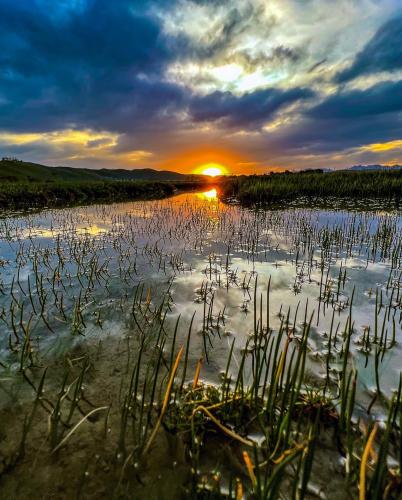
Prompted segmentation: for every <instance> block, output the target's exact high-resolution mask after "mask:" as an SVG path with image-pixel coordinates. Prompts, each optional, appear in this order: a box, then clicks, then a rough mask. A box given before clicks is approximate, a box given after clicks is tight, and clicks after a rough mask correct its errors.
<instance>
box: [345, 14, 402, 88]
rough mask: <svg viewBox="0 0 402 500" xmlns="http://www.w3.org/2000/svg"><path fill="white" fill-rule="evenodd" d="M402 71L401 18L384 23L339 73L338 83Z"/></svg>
mask: <svg viewBox="0 0 402 500" xmlns="http://www.w3.org/2000/svg"><path fill="white" fill-rule="evenodd" d="M397 69H402V16H400V17H397V18H395V19H391V20H390V21H388V22H387V23H385V24H384V25H383V26H381V28H380V29H379V30H378V31H377V33H376V34H375V35H374V36H373V38H372V39H371V40H370V41H369V43H368V44H367V45H366V46H365V47H364V49H363V50H362V51H361V52H359V53H358V54H357V56H356V59H355V60H354V62H353V64H352V65H351V66H350V67H349V68H347V69H345V70H344V71H342V72H341V73H339V75H338V76H337V81H338V82H346V81H348V80H352V79H353V78H356V77H358V76H361V75H365V74H370V73H378V72H379V71H395V70H397Z"/></svg>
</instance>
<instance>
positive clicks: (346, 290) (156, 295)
mask: <svg viewBox="0 0 402 500" xmlns="http://www.w3.org/2000/svg"><path fill="white" fill-rule="evenodd" d="M401 235H402V220H401V217H400V213H399V212H397V211H393V212H392V211H391V212H387V211H382V210H381V209H380V207H376V210H375V211H374V210H373V211H366V212H362V211H353V210H350V209H348V210H345V209H331V210H322V209H316V208H311V209H305V208H304V209H301V208H292V207H284V208H283V209H275V210H263V209H259V210H251V209H245V208H241V207H240V206H238V205H230V204H229V205H228V204H224V203H222V202H220V201H219V200H218V198H217V194H216V190H214V189H211V190H209V191H207V192H205V193H191V194H188V193H187V194H180V195H177V196H175V197H172V198H170V199H165V200H162V201H160V200H159V201H149V202H143V201H140V202H130V203H119V204H113V205H100V206H90V207H77V208H68V209H62V210H45V211H43V212H40V213H37V214H30V215H10V216H8V215H7V214H5V215H4V217H3V218H2V219H0V312H1V318H2V321H1V323H0V329H1V338H0V362H1V369H2V370H3V372H4V373H6V374H7V377H10V376H12V374H13V373H14V372H17V371H18V369H19V368H20V367H21V363H24V362H25V361H24V360H22V361H21V350H20V349H12V348H11V347H12V346H13V345H21V344H23V342H24V338H25V337H24V335H25V333H24V332H26V329H27V327H28V326H29V335H30V343H31V348H32V351H34V352H35V355H36V356H38V357H41V358H43V357H54V356H58V355H60V354H61V353H63V352H66V351H68V350H69V349H71V348H72V346H74V345H76V344H79V343H80V341H81V339H82V338H83V336H85V338H86V339H88V338H93V339H94V340H95V341H96V340H98V339H101V338H102V337H104V336H106V335H113V336H117V337H119V336H121V337H123V336H127V335H128V334H130V333H131V330H132V328H133V327H132V325H131V323H130V321H129V315H130V314H129V312H130V307H131V306H130V304H131V303H132V301H133V298H134V296H135V293H136V289H137V286H138V284H141V283H144V289H143V295H144V300H148V301H149V302H150V303H152V304H158V303H159V302H160V301H161V300H164V301H166V302H165V303H166V304H169V309H168V312H167V319H168V322H169V324H171V326H172V328H173V326H174V324H175V322H176V319H177V316H178V315H180V316H181V319H180V327H179V336H178V342H181V343H183V342H184V338H185V336H186V335H187V332H188V327H189V324H190V322H191V318H192V316H193V314H195V316H194V322H193V328H192V332H193V335H192V338H191V350H190V362H191V363H192V364H193V365H195V363H196V361H197V360H198V359H199V358H200V357H203V358H204V361H206V360H207V361H208V362H204V365H203V369H202V372H201V376H202V378H203V379H204V380H206V381H209V382H212V383H215V382H217V381H219V377H220V374H221V372H222V370H224V369H225V364H226V360H227V355H228V352H229V350H230V346H231V343H232V341H233V339H235V350H234V353H235V357H234V365H236V363H238V362H239V361H238V360H239V358H240V356H241V352H242V349H243V348H244V346H245V344H246V342H247V339H249V338H250V335H251V334H252V333H253V332H254V330H255V329H257V330H258V329H262V328H264V329H267V328H268V327H269V328H270V329H273V330H274V331H277V330H278V329H279V328H280V323H281V321H284V320H286V317H287V315H288V314H289V323H290V325H294V329H293V330H292V335H293V337H295V338H296V339H297V335H298V334H300V331H301V329H302V327H303V322H304V320H305V317H307V318H310V317H311V315H312V314H313V316H312V318H313V319H312V334H311V335H310V339H309V342H310V345H309V363H310V365H309V368H310V370H311V374H312V377H313V379H315V380H317V379H318V380H319V379H322V378H323V377H325V375H326V370H327V366H326V361H325V359H326V355H327V352H328V334H329V332H330V329H331V323H332V325H333V327H332V332H333V336H332V343H331V352H332V354H333V358H332V359H331V364H330V369H331V373H332V376H333V378H334V379H335V380H336V371H337V366H338V365H337V363H338V362H339V360H338V359H337V353H338V352H339V351H340V349H341V347H342V332H343V331H344V329H345V328H346V327H347V318H348V316H349V314H350V305H351V301H352V300H351V299H352V294H353V305H352V322H353V330H354V333H353V337H352V346H351V351H352V356H351V357H350V361H349V363H350V365H351V366H352V365H353V366H355V367H356V369H357V370H358V372H359V380H360V387H359V391H358V401H360V402H361V404H363V403H366V402H367V401H368V400H370V398H371V397H372V394H373V390H374V388H375V386H376V381H375V370H374V365H373V363H374V361H373V358H374V356H373V351H374V350H375V346H373V345H371V346H368V348H367V352H366V351H365V350H364V349H362V337H363V336H364V335H365V332H366V333H367V331H368V328H369V329H370V330H369V332H370V335H371V336H373V335H374V333H375V332H376V333H375V334H376V335H377V336H378V337H379V338H382V340H383V344H384V346H385V347H386V349H385V350H384V352H383V355H382V356H381V357H380V364H379V374H380V384H381V390H382V391H384V393H386V394H390V393H391V391H393V390H395V389H396V388H397V385H398V381H399V371H400V356H401V341H402V331H401V310H402V309H401V305H402V302H401V301H402V297H401ZM269 280H270V286H269V307H267V297H268V294H267V290H268V281H269ZM353 290H354V293H353ZM376 296H377V299H376ZM376 303H377V307H376ZM376 309H377V312H376ZM306 311H307V313H306ZM335 332H336V333H335ZM4 376H5V375H4Z"/></svg>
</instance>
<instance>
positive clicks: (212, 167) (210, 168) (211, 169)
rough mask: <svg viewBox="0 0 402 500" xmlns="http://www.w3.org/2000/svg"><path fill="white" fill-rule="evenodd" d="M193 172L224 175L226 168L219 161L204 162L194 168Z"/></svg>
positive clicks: (211, 175)
mask: <svg viewBox="0 0 402 500" xmlns="http://www.w3.org/2000/svg"><path fill="white" fill-rule="evenodd" d="M193 173H194V174H201V175H208V176H209V177H217V176H219V175H226V173H227V169H226V167H224V166H223V165H220V164H219V163H205V164H204V165H201V166H200V167H198V168H196V169H195V170H194V172H193Z"/></svg>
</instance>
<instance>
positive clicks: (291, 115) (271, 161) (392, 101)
mask: <svg viewBox="0 0 402 500" xmlns="http://www.w3.org/2000/svg"><path fill="white" fill-rule="evenodd" d="M399 9H400V6H399V0H378V1H375V2H374V1H373V0H355V1H354V2H350V1H349V0H337V1H335V2H329V1H323V0H309V1H308V2H303V3H300V2H299V1H298V0H271V1H270V2H266V1H265V0H230V1H229V0H170V1H167V0H144V1H141V2H139V1H135V0H115V1H113V2H112V1H110V0H32V1H30V2H25V1H15V0H0V154H4V155H7V154H13V155H16V156H19V157H21V158H23V159H26V160H32V161H42V162H44V163H52V164H66V165H77V166H94V167H95V166H98V167H100V166H109V167H113V166H116V167H117V166H119V167H122V166H126V167H129V168H132V167H135V166H141V167H142V166H152V167H156V168H164V167H166V166H169V167H170V168H177V169H180V170H183V171H191V170H192V169H193V168H195V167H196V166H198V165H199V163H200V162H216V161H218V162H223V163H226V164H227V166H228V167H229V169H231V170H232V171H234V172H237V173H239V172H241V171H257V172H259V171H265V170H266V169H268V168H271V167H272V168H273V167H281V168H286V167H287V166H290V167H292V168H294V167H299V168H306V167H309V166H320V165H326V166H330V165H331V164H333V165H335V166H338V165H339V166H341V165H347V164H349V163H350V162H351V161H352V160H353V161H354V160H355V158H359V159H360V158H367V157H368V156H370V155H374V156H375V159H376V161H378V162H380V161H391V160H394V159H396V160H398V157H397V156H395V155H398V154H400V148H399V146H395V144H397V145H398V144H399V143H398V142H397V141H399V140H402V125H401V113H402V109H401V106H402V62H401V61H402V58H401V49H400V47H401V46H402V31H401V26H402V21H401V20H402V18H401V12H400V10H399ZM379 75H381V76H379ZM395 141H396V142H395ZM387 144H388V145H390V146H389V147H388V146H387ZM382 145H384V147H382ZM392 145H393V146H392ZM359 155H360V156H359ZM390 155H394V156H392V157H391V156H390ZM398 161H399V160H398ZM400 161H401V162H402V159H401V160H400Z"/></svg>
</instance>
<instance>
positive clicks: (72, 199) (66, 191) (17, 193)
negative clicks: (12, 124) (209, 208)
mask: <svg viewBox="0 0 402 500" xmlns="http://www.w3.org/2000/svg"><path fill="white" fill-rule="evenodd" d="M176 187H181V186H176V185H174V184H173V183H168V182H144V181H127V182H122V181H105V182H86V181H85V182H59V183H54V184H53V183H39V182H38V183H2V184H0V208H8V209H10V208H17V209H21V208H43V207H58V206H70V205H77V204H90V203H94V202H115V201H128V200H137V199H152V198H163V197H165V196H170V195H172V194H173V193H174V191H175V189H176ZM188 187H191V186H188Z"/></svg>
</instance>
